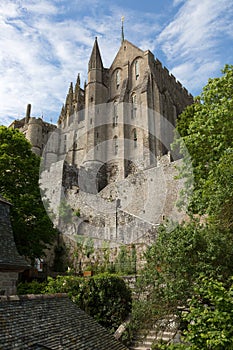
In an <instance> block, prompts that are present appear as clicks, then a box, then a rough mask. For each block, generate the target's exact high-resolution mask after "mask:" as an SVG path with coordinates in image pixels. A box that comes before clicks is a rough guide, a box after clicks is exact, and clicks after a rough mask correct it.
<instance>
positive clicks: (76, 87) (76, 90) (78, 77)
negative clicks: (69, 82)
mask: <svg viewBox="0 0 233 350" xmlns="http://www.w3.org/2000/svg"><path fill="white" fill-rule="evenodd" d="M79 90H80V74H79V73H78V76H77V81H76V84H75V89H74V94H75V98H76V99H77V97H78V95H79Z"/></svg>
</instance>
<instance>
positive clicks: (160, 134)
mask: <svg viewBox="0 0 233 350" xmlns="http://www.w3.org/2000/svg"><path fill="white" fill-rule="evenodd" d="M192 103H193V98H192V96H191V95H190V94H189V93H188V91H187V90H186V89H185V88H184V87H183V86H182V85H181V84H180V82H179V81H177V80H176V79H175V77H174V76H173V75H172V74H169V71H168V70H167V69H166V68H165V67H162V64H161V62H160V61H159V60H158V59H155V58H154V55H153V54H152V53H151V52H150V51H149V50H147V51H142V50H141V49H139V48H137V47H136V46H135V45H133V44H132V43H130V42H129V41H127V40H122V43H121V46H120V49H119V51H118V53H117V55H116V57H115V59H114V61H113V63H112V65H111V67H110V68H105V67H104V66H103V62H102V58H101V54H100V49H99V45H98V41H97V38H96V39H95V42H94V46H93V49H92V53H91V56H90V60H89V63H88V81H87V83H85V86H84V89H82V88H81V87H80V77H79V76H78V78H77V81H76V84H75V87H73V84H72V83H71V84H70V87H69V91H68V94H67V97H66V102H65V104H64V105H63V107H62V110H61V114H60V116H59V119H58V128H59V130H60V133H59V142H58V141H57V142H58V143H59V145H60V147H59V149H58V150H57V152H56V153H57V154H56V156H55V155H52V154H51V153H52V152H49V149H48V153H50V157H52V158H51V159H54V160H55V159H63V158H64V157H65V159H66V162H67V163H68V164H70V165H75V166H76V167H78V168H80V170H81V171H82V172H83V174H84V175H83V177H84V178H86V177H87V176H91V177H93V176H94V177H95V179H96V183H97V184H96V186H97V188H96V191H97V192H98V191H99V190H100V189H101V188H103V187H104V186H105V185H106V184H107V183H111V182H112V181H115V180H117V179H124V178H126V177H127V176H128V175H129V174H130V173H131V172H132V171H134V170H135V168H137V167H139V168H143V169H145V168H147V167H150V166H155V165H156V163H157V157H160V156H162V155H164V154H167V153H168V152H170V154H171V159H172V160H175V159H177V158H178V157H179V155H177V154H175V153H174V152H172V151H171V148H170V145H171V143H172V141H173V131H174V130H173V129H174V126H175V123H176V119H177V117H178V115H179V114H180V113H181V112H182V111H183V110H184V108H185V107H186V106H187V105H189V104H192ZM52 148H53V149H54V146H52ZM54 157H55V158H54ZM80 174H81V173H80ZM88 174H89V175H88ZM90 174H92V175H90ZM80 179H81V176H80ZM90 190H93V189H90Z"/></svg>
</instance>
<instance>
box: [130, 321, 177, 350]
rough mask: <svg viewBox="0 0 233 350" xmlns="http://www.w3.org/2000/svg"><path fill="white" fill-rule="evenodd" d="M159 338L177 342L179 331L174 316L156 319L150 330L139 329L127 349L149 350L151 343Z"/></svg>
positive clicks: (159, 339) (164, 340)
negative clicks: (160, 319)
mask: <svg viewBox="0 0 233 350" xmlns="http://www.w3.org/2000/svg"><path fill="white" fill-rule="evenodd" d="M159 329H162V330H159ZM161 340H162V341H163V342H166V343H168V342H179V332H177V324H176V321H175V318H174V317H173V318H172V317H171V318H169V319H166V320H162V321H157V323H156V324H155V325H154V326H152V327H151V329H150V330H141V331H139V333H138V334H137V335H136V336H135V337H134V339H133V341H132V343H131V345H130V346H129V350H151V349H152V344H154V343H156V342H159V341H161Z"/></svg>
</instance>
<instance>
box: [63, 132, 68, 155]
mask: <svg viewBox="0 0 233 350" xmlns="http://www.w3.org/2000/svg"><path fill="white" fill-rule="evenodd" d="M66 140H67V136H66V135H64V143H63V152H64V153H66Z"/></svg>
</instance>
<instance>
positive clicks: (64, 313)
mask: <svg viewBox="0 0 233 350" xmlns="http://www.w3.org/2000/svg"><path fill="white" fill-rule="evenodd" d="M0 324H1V332H0V349H1V350H12V349H14V350H21V349H24V350H33V349H34V350H36V349H38V350H39V349H41V350H42V349H50V350H60V349H61V350H126V349H127V348H126V347H125V346H123V345H122V344H121V343H120V342H118V341H117V340H116V339H115V338H114V337H113V336H112V335H111V334H109V333H108V331H107V330H106V329H105V328H103V327H102V326H100V325H99V324H98V323H97V322H96V321H95V320H94V319H93V318H92V317H90V316H88V315H87V314H86V313H85V312H84V311H82V310H81V309H79V308H78V307H77V306H76V305H75V304H74V303H73V302H72V301H71V300H70V299H69V298H68V297H67V296H66V295H64V294H55V295H40V296H32V295H30V296H20V297H17V298H12V297H2V298H1V302H0Z"/></svg>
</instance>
